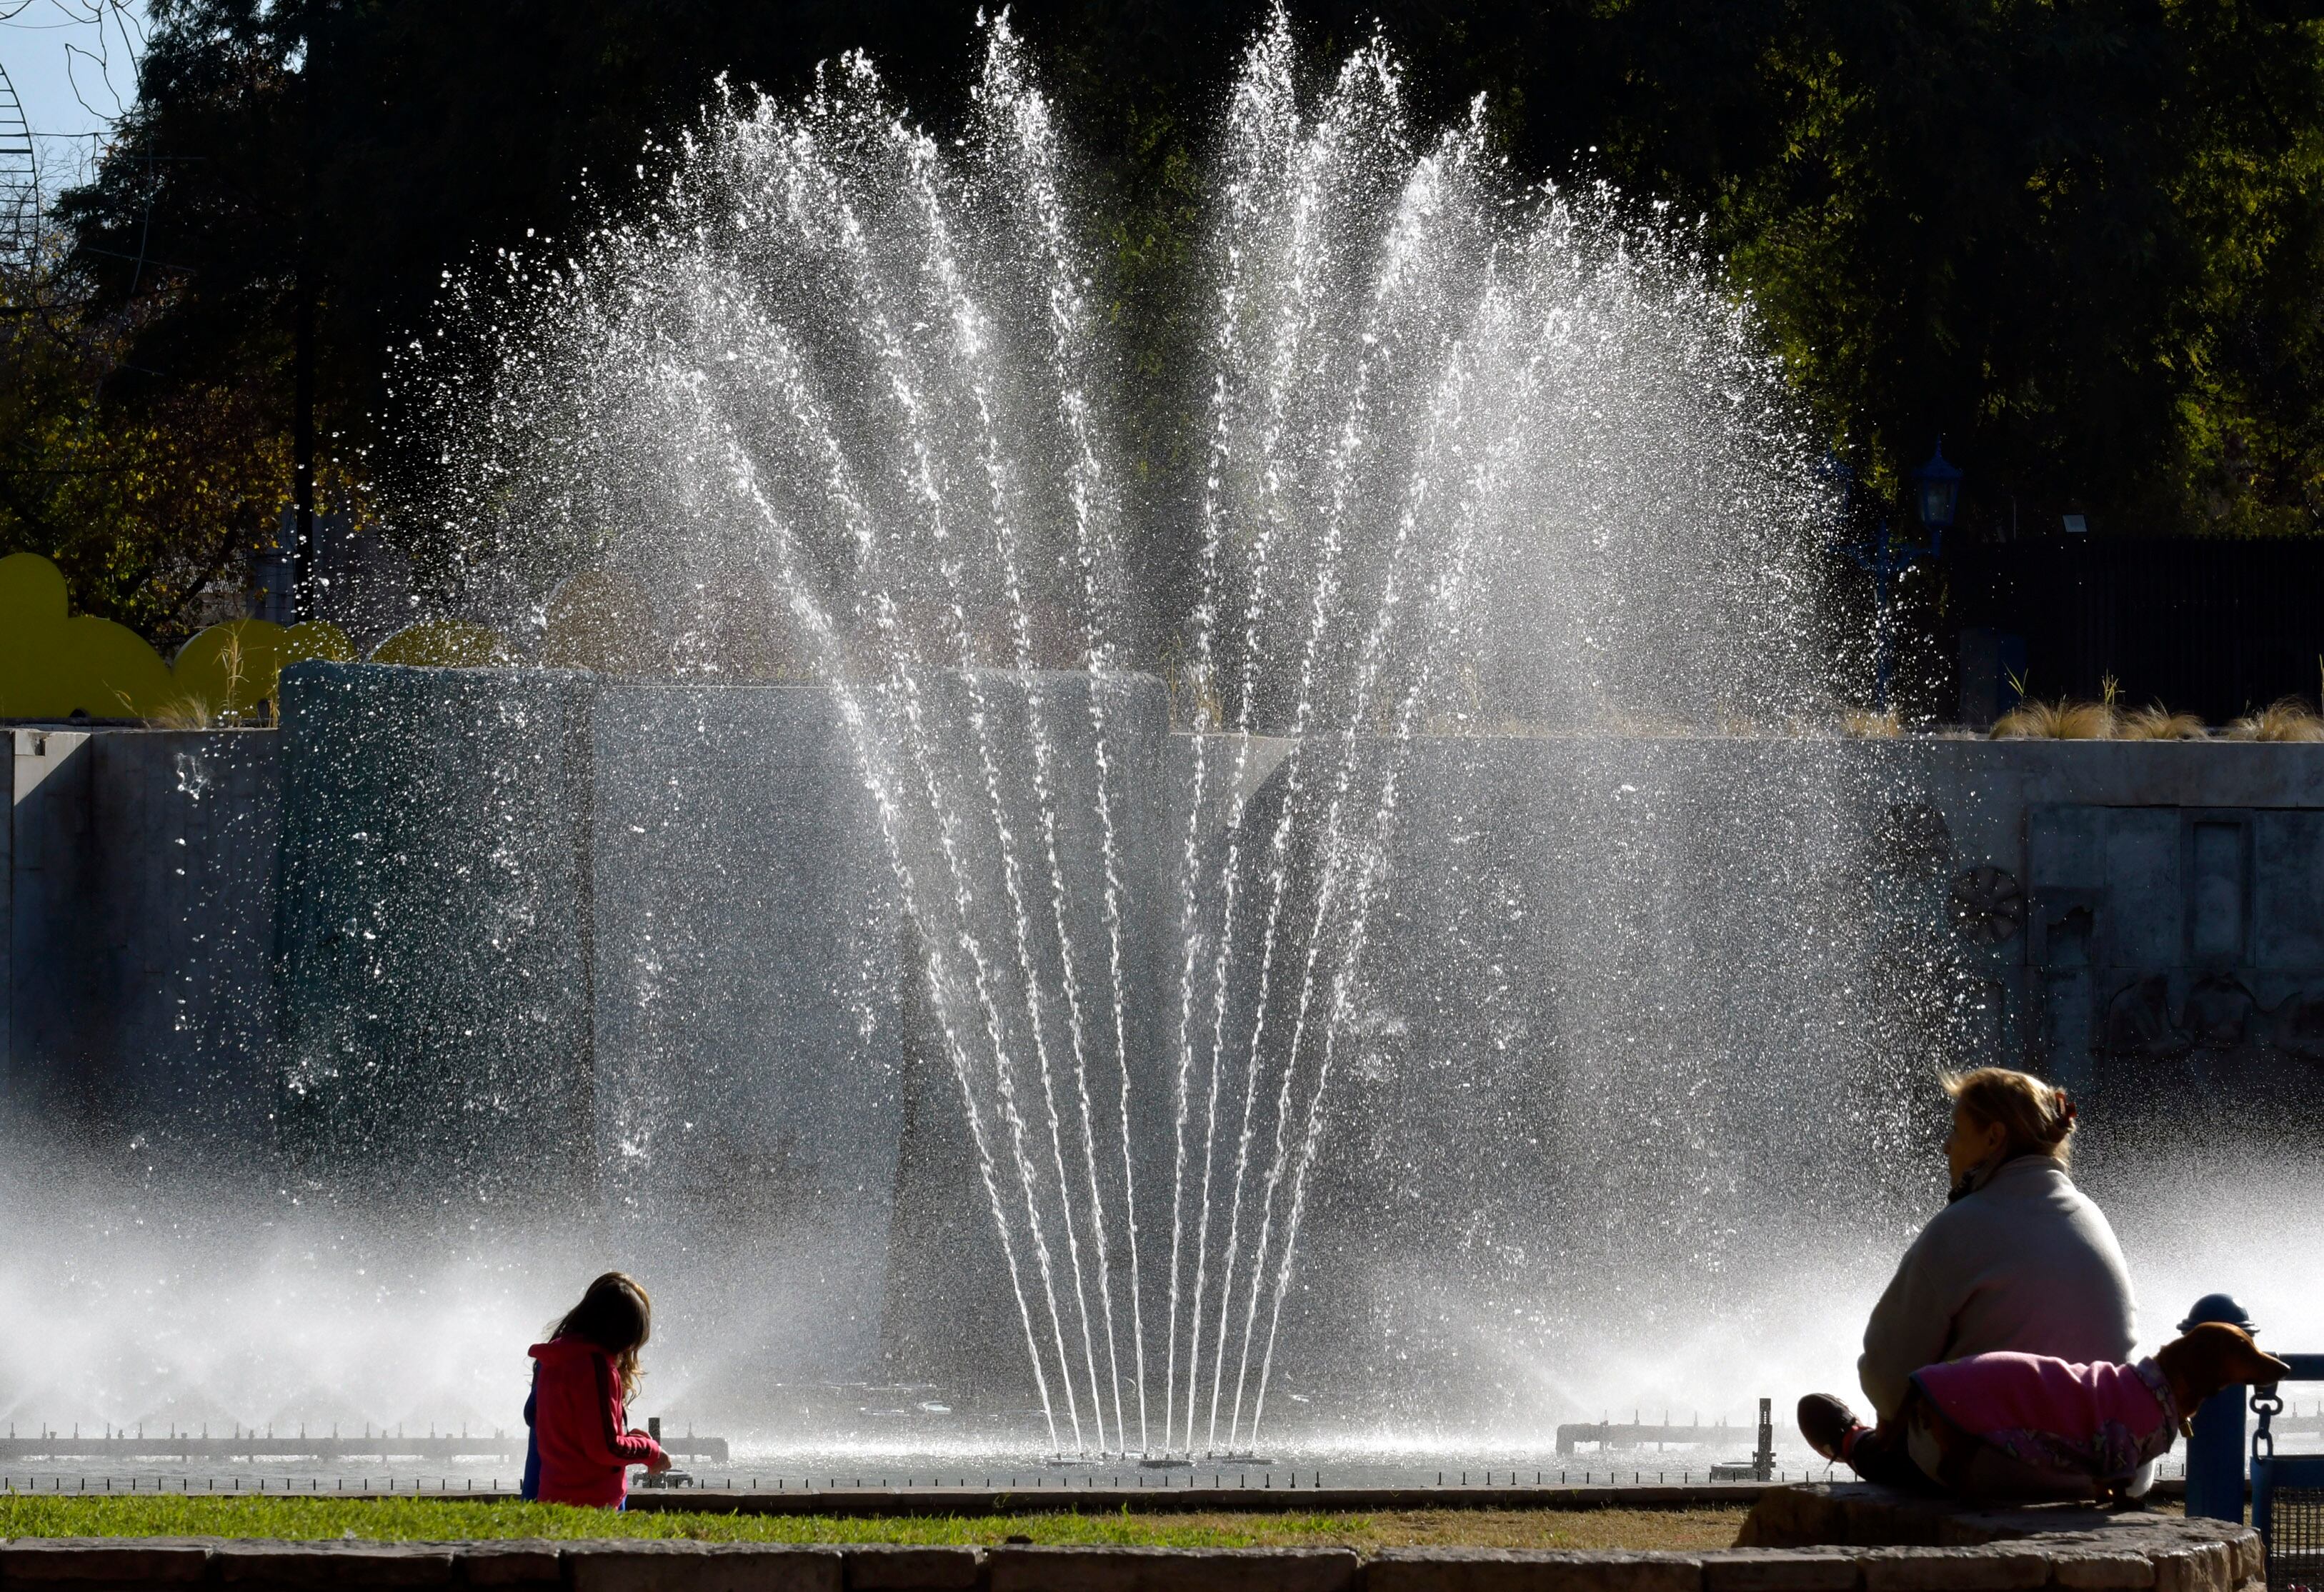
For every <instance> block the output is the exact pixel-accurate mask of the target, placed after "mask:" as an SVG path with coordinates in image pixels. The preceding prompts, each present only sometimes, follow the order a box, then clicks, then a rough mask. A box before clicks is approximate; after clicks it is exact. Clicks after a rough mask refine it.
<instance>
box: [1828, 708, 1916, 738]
mask: <svg viewBox="0 0 2324 1592" xmlns="http://www.w3.org/2000/svg"><path fill="white" fill-rule="evenodd" d="M1840 733H1841V734H1843V735H1849V736H1853V737H1855V738H1856V739H1858V740H1860V741H1890V740H1894V739H1895V737H1897V736H1899V735H1902V734H1903V733H1904V724H1903V723H1902V722H1900V721H1899V720H1898V719H1897V717H1896V710H1895V709H1894V708H1891V709H1889V710H1888V711H1887V712H1886V713H1870V712H1867V711H1866V710H1865V709H1862V708H1850V709H1849V711H1848V712H1847V713H1843V714H1841V715H1840Z"/></svg>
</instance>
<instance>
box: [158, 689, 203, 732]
mask: <svg viewBox="0 0 2324 1592" xmlns="http://www.w3.org/2000/svg"><path fill="white" fill-rule="evenodd" d="M216 724H217V718H216V717H215V715H213V714H212V713H211V712H210V704H208V703H207V702H204V701H203V700H202V699H201V698H200V697H198V696H180V697H179V698H177V699H176V700H175V701H173V702H169V703H165V704H162V707H161V712H159V713H152V714H149V715H148V716H147V718H146V720H145V727H146V728H147V729H149V730H208V729H212V728H214V727H215V726H216Z"/></svg>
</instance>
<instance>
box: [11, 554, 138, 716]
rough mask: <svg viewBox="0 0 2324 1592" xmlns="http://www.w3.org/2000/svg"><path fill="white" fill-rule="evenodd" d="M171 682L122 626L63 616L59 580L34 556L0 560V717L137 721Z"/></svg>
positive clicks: (61, 577)
mask: <svg viewBox="0 0 2324 1592" xmlns="http://www.w3.org/2000/svg"><path fill="white" fill-rule="evenodd" d="M174 695H176V683H175V682H174V681H173V680H172V679H171V676H170V669H169V666H168V665H166V664H164V663H163V662H162V661H161V655H160V654H159V653H156V652H155V651H154V650H153V649H152V648H151V647H149V646H147V645H146V644H145V640H144V638H143V637H142V636H140V635H138V633H137V632H136V631H134V630H131V629H129V627H128V626H126V625H118V624H115V623H114V622H113V621H111V620H107V619H96V618H92V617H91V616H89V615H88V614H81V615H78V616H75V617H68V614H67V609H66V603H65V577H64V575H62V574H61V573H60V571H59V570H58V568H57V566H55V565H53V564H51V563H50V562H49V561H48V560H47V559H46V558H43V557H41V556H40V555H39V554H37V553H11V554H9V555H8V556H7V557H5V558H0V718H8V719H68V718H70V717H71V716H72V715H73V714H74V713H87V714H88V716H89V717H91V718H93V719H124V718H140V719H142V718H144V717H147V716H148V715H150V714H152V713H160V712H161V711H162V710H163V709H164V708H165V707H166V706H167V705H168V704H169V703H170V702H171V698H172V697H173V696H174Z"/></svg>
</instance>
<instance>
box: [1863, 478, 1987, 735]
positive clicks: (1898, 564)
mask: <svg viewBox="0 0 2324 1592" xmlns="http://www.w3.org/2000/svg"><path fill="white" fill-rule="evenodd" d="M1831 471H1832V473H1833V474H1836V475H1837V476H1838V477H1839V478H1840V482H1841V497H1840V525H1841V529H1842V534H1843V536H1845V535H1846V534H1847V528H1848V525H1849V520H1850V519H1851V518H1852V516H1851V514H1850V512H1849V511H1850V510H1851V509H1852V508H1853V506H1854V503H1855V497H1856V478H1855V476H1854V474H1852V473H1851V472H1850V471H1849V468H1848V466H1847V465H1840V464H1838V463H1836V462H1835V463H1834V464H1833V465H1831ZM1910 479H1911V481H1912V483H1913V508H1914V512H1915V514H1917V515H1918V517H1919V519H1920V521H1921V526H1922V529H1924V530H1926V531H1927V532H1928V540H1926V541H1925V542H1914V541H1910V540H1905V539H1903V538H1898V537H1896V536H1895V534H1894V533H1893V532H1892V531H1891V529H1890V528H1889V523H1888V516H1887V514H1886V513H1885V512H1884V513H1882V514H1881V516H1880V518H1879V520H1878V521H1877V527H1876V529H1873V530H1872V531H1871V533H1870V534H1869V535H1867V536H1866V537H1865V538H1862V539H1861V540H1843V541H1841V542H1840V544H1839V550H1840V552H1841V553H1842V554H1844V555H1846V556H1847V557H1848V560H1849V562H1850V563H1852V564H1854V565H1855V566H1856V567H1857V568H1858V569H1861V570H1863V571H1864V572H1865V573H1866V574H1867V575H1870V576H1871V577H1872V640H1873V652H1872V711H1873V712H1875V713H1886V712H1887V711H1888V677H1889V675H1890V673H1891V672H1892V664H1891V658H1890V652H1891V650H1892V644H1891V641H1890V637H1889V629H1888V593H1889V588H1890V587H1891V586H1892V585H1893V584H1895V581H1896V578H1897V577H1898V576H1899V575H1903V574H1904V571H1905V570H1907V569H1909V568H1911V567H1912V566H1913V565H1914V563H1916V562H1917V561H1919V560H1920V559H1923V558H1933V557H1937V556H1938V555H1939V554H1940V553H1941V552H1942V551H1943V550H1944V546H1945V532H1946V531H1948V530H1950V529H1952V523H1953V515H1954V514H1955V512H1956V511H1958V510H1959V509H1960V483H1961V473H1960V468H1959V467H1958V466H1956V465H1954V464H1953V463H1952V462H1951V461H1950V460H1949V459H1947V458H1946V457H1945V445H1944V443H1943V442H1942V441H1941V440H1940V441H1939V442H1938V444H1937V448H1936V451H1935V452H1934V453H1932V454H1931V455H1930V456H1929V459H1928V463H1926V464H1924V465H1922V466H1921V467H1920V468H1919V469H1917V470H1915V471H1914V472H1913V474H1912V476H1911V478H1910Z"/></svg>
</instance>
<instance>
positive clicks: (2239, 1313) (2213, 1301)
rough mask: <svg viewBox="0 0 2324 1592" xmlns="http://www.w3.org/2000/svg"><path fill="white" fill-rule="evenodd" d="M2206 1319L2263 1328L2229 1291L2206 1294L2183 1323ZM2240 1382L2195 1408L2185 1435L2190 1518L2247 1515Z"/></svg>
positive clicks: (2184, 1327)
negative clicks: (2190, 1426) (2193, 1427)
mask: <svg viewBox="0 0 2324 1592" xmlns="http://www.w3.org/2000/svg"><path fill="white" fill-rule="evenodd" d="M2205 1321H2225V1322H2227V1324H2228V1325H2229V1326H2231V1327H2241V1328H2242V1329H2243V1330H2245V1331H2246V1332H2251V1333H2256V1332H2258V1330H2259V1328H2258V1327H2257V1326H2256V1325H2255V1324H2254V1322H2253V1321H2252V1319H2251V1318H2250V1317H2249V1316H2248V1315H2246V1314H2245V1313H2244V1307H2243V1306H2242V1305H2240V1304H2237V1303H2236V1302H2235V1301H2234V1300H2233V1299H2232V1298H2230V1297H2229V1296H2228V1295H2227V1294H2225V1293H2206V1294H2204V1295H2203V1297H2202V1298H2200V1299H2199V1300H2197V1301H2196V1302H2195V1308H2194V1309H2192V1310H2190V1311H2188V1312H2187V1319H2186V1320H2185V1321H2181V1322H2180V1323H2179V1330H2181V1332H2184V1331H2186V1330H2188V1329H2189V1328H2190V1327H2194V1326H2198V1325H2199V1324H2201V1323H2202V1322H2205ZM2247 1392H2248V1390H2247V1389H2246V1388H2244V1387H2243V1386H2241V1385H2237V1386H2235V1387H2228V1388H2223V1389H2221V1390H2220V1391H2219V1392H2218V1393H2216V1394H2213V1395H2212V1396H2211V1397H2209V1398H2208V1399H2206V1400H2204V1401H2203V1403H2202V1404H2201V1406H2200V1407H2199V1408H2198V1409H2197V1410H2196V1412H2195V1429H2194V1431H2193V1433H2192V1434H2191V1435H2190V1436H2189V1438H2188V1439H2187V1514H2188V1516H2189V1518H2190V1519H2198V1520H2232V1521H2234V1522H2236V1523H2237V1524H2238V1525H2240V1524H2241V1523H2243V1518H2244V1398H2245V1395H2246V1393H2247Z"/></svg>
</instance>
